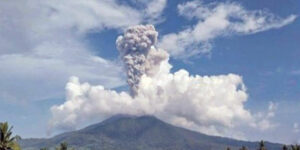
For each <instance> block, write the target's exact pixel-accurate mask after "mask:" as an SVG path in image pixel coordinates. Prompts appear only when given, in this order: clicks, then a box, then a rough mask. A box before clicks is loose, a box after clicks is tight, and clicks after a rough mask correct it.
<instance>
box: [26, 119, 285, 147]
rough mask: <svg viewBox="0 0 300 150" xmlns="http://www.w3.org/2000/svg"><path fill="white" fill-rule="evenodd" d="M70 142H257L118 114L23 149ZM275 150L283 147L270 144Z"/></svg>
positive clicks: (152, 144) (156, 144)
mask: <svg viewBox="0 0 300 150" xmlns="http://www.w3.org/2000/svg"><path fill="white" fill-rule="evenodd" d="M60 142H67V143H69V144H70V145H71V146H74V147H76V148H77V149H91V150H94V149H103V150H106V149H115V150H128V149H130V150H140V149H143V150H162V149H172V150H175V149H178V150H179V149H180V150H199V149H206V150H215V149H220V150H221V149H226V147H228V146H229V147H231V149H232V150H237V149H238V148H239V147H241V146H246V147H248V149H256V147H257V144H258V143H257V142H245V141H238V140H234V139H229V138H222V137H215V136H208V135H205V134H201V133H197V132H194V131H190V130H187V129H183V128H180V127H176V126H173V125H170V124H168V123H165V122H163V121H161V120H159V119H157V118H156V117H154V116H132V115H124V114H118V115H115V116H112V117H110V118H108V119H106V120H104V121H103V122H101V123H98V124H94V125H91V126H88V127H86V128H84V129H81V130H78V131H73V132H68V133H67V134H66V133H65V134H60V135H58V136H55V137H53V138H50V139H44V140H36V141H33V140H29V139H28V140H27V141H26V140H23V141H22V143H21V144H22V148H23V149H25V150H26V149H39V148H41V147H45V146H46V147H54V146H56V145H58V144H59V143H60ZM266 146H267V147H268V148H269V149H272V150H279V149H281V145H279V144H272V143H266Z"/></svg>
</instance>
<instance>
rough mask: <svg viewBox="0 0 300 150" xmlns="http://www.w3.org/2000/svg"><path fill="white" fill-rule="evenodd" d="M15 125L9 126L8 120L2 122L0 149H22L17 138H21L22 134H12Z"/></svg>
mask: <svg viewBox="0 0 300 150" xmlns="http://www.w3.org/2000/svg"><path fill="white" fill-rule="evenodd" d="M12 129H13V127H12V126H11V127H9V125H8V123H7V122H4V123H3V122H1V123H0V150H9V149H13V150H20V149H21V148H20V146H19V144H18V143H17V140H18V139H20V136H15V137H13V136H12Z"/></svg>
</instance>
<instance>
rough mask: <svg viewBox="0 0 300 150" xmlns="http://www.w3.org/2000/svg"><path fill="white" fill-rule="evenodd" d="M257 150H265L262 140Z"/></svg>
mask: <svg viewBox="0 0 300 150" xmlns="http://www.w3.org/2000/svg"><path fill="white" fill-rule="evenodd" d="M258 150H267V149H266V148H265V142H264V141H263V140H261V141H260V143H259V148H258Z"/></svg>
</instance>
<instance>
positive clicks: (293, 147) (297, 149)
mask: <svg viewBox="0 0 300 150" xmlns="http://www.w3.org/2000/svg"><path fill="white" fill-rule="evenodd" d="M291 147H292V150H300V146H299V145H297V144H296V145H292V146H291Z"/></svg>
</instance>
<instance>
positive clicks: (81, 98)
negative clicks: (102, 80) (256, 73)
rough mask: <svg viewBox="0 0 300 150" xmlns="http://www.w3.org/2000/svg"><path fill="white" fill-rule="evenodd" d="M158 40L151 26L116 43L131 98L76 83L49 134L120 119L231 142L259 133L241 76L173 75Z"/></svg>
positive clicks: (130, 32) (55, 108)
mask: <svg viewBox="0 0 300 150" xmlns="http://www.w3.org/2000/svg"><path fill="white" fill-rule="evenodd" d="M157 36H158V33H157V32H156V31H155V28H154V27H153V26H152V25H145V26H144V25H137V26H133V27H130V28H129V29H128V30H127V31H125V33H124V35H123V36H119V37H118V39H117V41H116V45H117V49H118V50H119V52H120V57H121V59H122V60H123V62H124V65H125V70H126V73H127V77H128V79H127V82H128V85H129V87H130V92H131V94H128V93H127V92H116V91H114V90H107V89H105V88H104V87H103V86H101V85H99V86H92V85H90V84H89V83H80V82H79V79H78V78H77V77H71V78H70V81H69V83H67V85H66V101H65V103H64V104H61V105H58V106H56V105H55V106H53V107H52V108H51V112H52V119H51V120H50V129H53V128H59V129H68V130H70V129H75V128H76V127H78V126H80V125H83V124H84V123H85V122H96V121H101V120H103V119H105V118H108V117H110V116H112V115H115V114H130V115H145V114H147V115H154V116H156V117H158V118H160V119H162V120H164V121H166V122H168V123H171V124H174V125H177V126H182V127H186V128H189V129H193V130H197V131H201V132H203V133H207V134H212V135H221V136H228V137H242V136H243V135H242V133H240V132H239V131H237V130H236V128H238V127H241V126H247V127H259V126H258V124H259V120H257V119H255V117H254V115H253V114H251V113H250V112H249V111H248V110H246V109H245V108H244V103H245V102H246V101H247V97H248V95H247V93H246V87H245V86H244V83H243V80H242V77H241V76H239V75H235V74H228V75H218V76H199V75H195V76H193V75H190V74H189V73H188V71H186V70H184V69H181V70H179V71H177V72H174V73H171V71H170V70H171V68H172V66H171V64H169V62H168V60H169V54H168V53H167V52H166V51H164V50H162V49H158V48H156V47H155V44H156V41H157ZM261 120H264V121H266V119H265V118H261Z"/></svg>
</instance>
